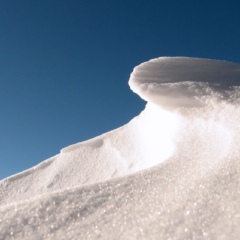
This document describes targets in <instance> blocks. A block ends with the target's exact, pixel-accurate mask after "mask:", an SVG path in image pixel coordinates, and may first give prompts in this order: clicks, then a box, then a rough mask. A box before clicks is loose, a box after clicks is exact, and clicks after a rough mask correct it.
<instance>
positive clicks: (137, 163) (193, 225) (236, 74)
mask: <svg viewBox="0 0 240 240" xmlns="http://www.w3.org/2000/svg"><path fill="white" fill-rule="evenodd" d="M239 83H240V65H239V64H235V63H230V62H224V61H216V60H205V59H195V58H179V57H177V58H169V57H164V58H158V59H153V60H151V61H149V62H146V63H143V64H140V65H139V66H137V67H136V68H135V69H134V71H133V73H132V74H131V77H130V80H129V85H130V87H131V89H132V90H133V91H134V92H136V93H137V94H138V95H139V96H140V97H141V98H143V99H144V100H146V101H147V105H146V108H145V110H144V111H143V112H142V113H141V114H140V115H139V116H137V117H136V118H134V119H133V120H131V121H130V122H129V123H128V124H126V125H125V126H123V127H120V128H119V129H116V130H114V131H111V132H108V133H105V134H103V135H101V136H98V137H96V138H94V139H91V140H88V141H85V142H81V143H77V144H74V145H71V146H68V147H66V148H64V149H62V150H61V152H60V154H58V155H57V156H54V157H52V158H50V159H48V160H46V161H44V162H42V163H41V164H39V165H38V166H36V167H34V168H32V169H29V170H27V171H25V172H23V173H20V174H17V175H15V176H12V177H9V178H7V179H4V180H3V181H1V182H0V190H1V191H0V201H1V207H0V239H239V238H240V229H239V227H238V226H239V224H240V205H239V203H238V199H239V197H240V190H239V189H240V164H239V156H240V155H239V153H240V145H239V143H240V134H239V131H240V128H239V123H238V122H239V118H240V106H239V96H240V87H239Z"/></svg>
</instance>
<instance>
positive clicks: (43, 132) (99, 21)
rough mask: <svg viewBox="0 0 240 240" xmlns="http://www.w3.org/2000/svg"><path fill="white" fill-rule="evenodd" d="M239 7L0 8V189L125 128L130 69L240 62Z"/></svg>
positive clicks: (112, 2) (135, 108)
mask: <svg viewBox="0 0 240 240" xmlns="http://www.w3.org/2000/svg"><path fill="white" fill-rule="evenodd" d="M239 12H240V5H239V3H237V1H194V0H191V1H188V0H187V1H177V0H175V1H171V0H166V1H159V0H153V1H151V0H145V1H141V0H136V1H135V0H121V1H119V0H101V1H100V0H94V1H93V0H86V1H85V0H78V1H77V0H58V1H49V0H34V1H33V0H22V1H11V0H2V1H1V2H0V86H1V87H0V109H1V115H0V146H1V148H0V166H1V168H0V179H2V178H4V177H7V176H9V175H11V174H14V173H17V172H19V171H23V170H25V169H26V168H29V167H32V166H34V165H36V164H37V163H39V162H41V161H43V160H45V159H47V158H49V157H51V156H53V155H55V154H57V153H59V151H60V149H61V148H63V147H65V146H67V145H70V144H73V143H77V142H80V141H83V140H86V139H89V138H92V137H94V136H97V135H99V134H102V133H104V132H107V131H110V130H112V129H114V128H117V127H120V126H121V125H123V124H125V123H127V122H128V121H129V120H131V119H132V118H133V117H134V116H136V115H138V114H139V113H140V111H141V110H143V108H144V106H145V102H144V101H143V100H141V99H140V98H139V97H138V96H137V95H135V94H134V93H132V92H131V90H130V89H129V87H128V84H127V82H128V79H129V75H130V73H131V72H132V69H133V68H134V66H136V65H138V64H140V63H141V62H144V61H147V60H149V59H151V58H156V57H160V56H190V57H203V58H214V59H222V60H229V61H234V62H240V54H239V53H240V51H239V50H240V27H239V23H240V14H239Z"/></svg>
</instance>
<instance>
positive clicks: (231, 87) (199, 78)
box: [129, 57, 240, 109]
mask: <svg viewBox="0 0 240 240" xmlns="http://www.w3.org/2000/svg"><path fill="white" fill-rule="evenodd" d="M129 85H130V88H131V89H132V90H133V91H134V92H135V93H137V94H138V95H139V96H140V97H141V98H143V99H144V100H146V101H148V102H154V103H156V104H160V105H161V106H162V107H163V108H166V109H173V108H176V107H200V106H205V105H206V104H207V102H206V98H216V99H219V100H228V99H230V98H231V96H232V95H234V94H236V89H238V88H239V87H236V86H239V85H240V66H239V64H235V63H230V62H224V61H217V60H206V59H198V58H184V57H176V58H169V57H162V58H157V59H153V60H150V61H149V62H145V63H142V64H140V65H139V66H137V67H135V69H134V71H133V73H132V74H131V78H130V80H129ZM237 93H238V92H237ZM238 94H239V93H238Z"/></svg>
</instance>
